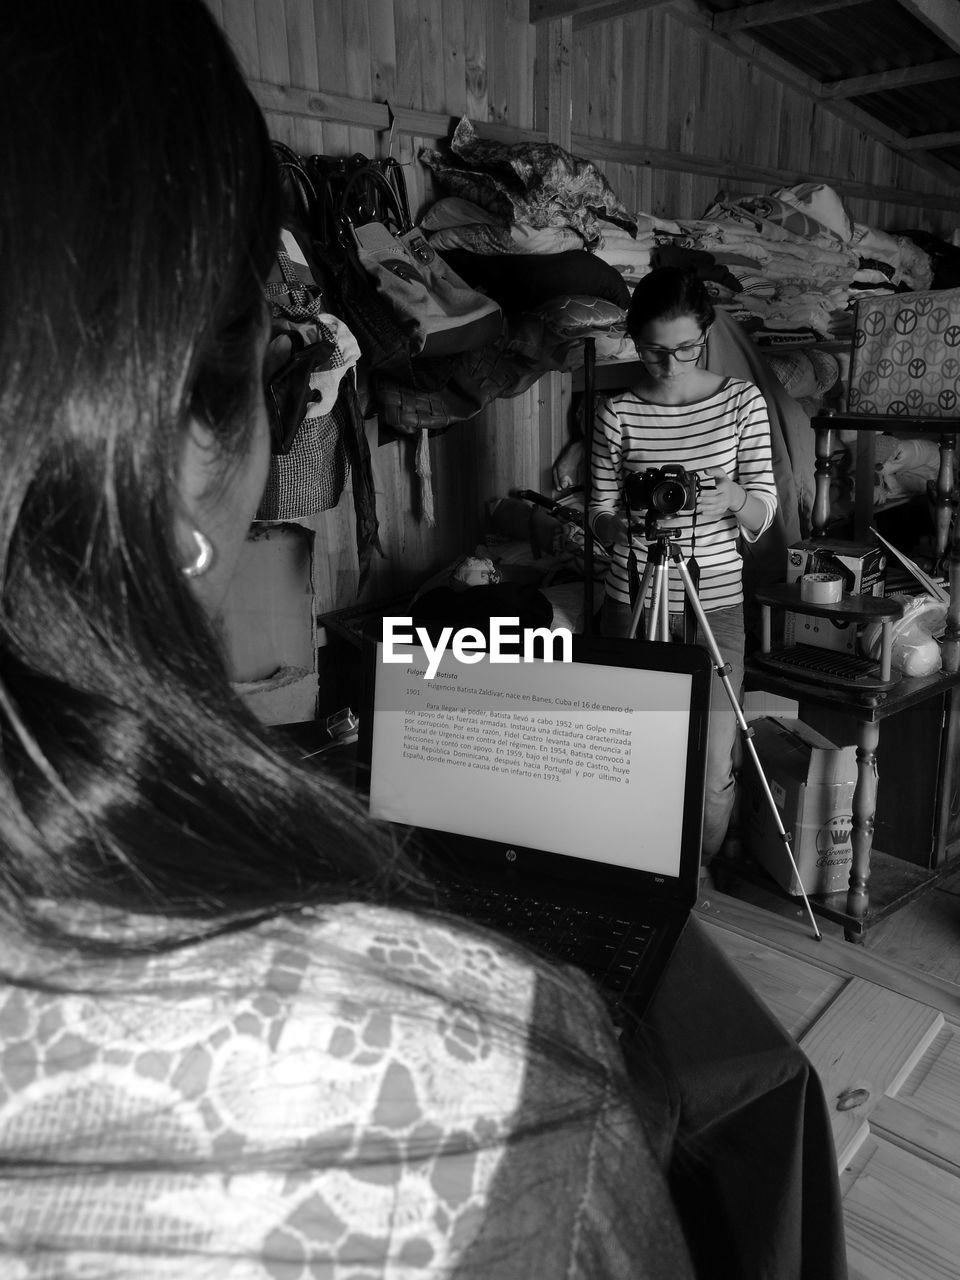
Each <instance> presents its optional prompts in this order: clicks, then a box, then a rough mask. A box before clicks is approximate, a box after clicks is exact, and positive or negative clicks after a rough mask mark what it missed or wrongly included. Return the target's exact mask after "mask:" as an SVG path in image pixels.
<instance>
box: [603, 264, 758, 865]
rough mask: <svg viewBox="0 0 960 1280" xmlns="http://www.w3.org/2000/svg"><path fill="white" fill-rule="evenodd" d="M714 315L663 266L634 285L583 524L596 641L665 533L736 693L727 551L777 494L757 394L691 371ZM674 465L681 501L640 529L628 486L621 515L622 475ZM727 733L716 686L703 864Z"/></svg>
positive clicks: (625, 603) (753, 529) (739, 620)
mask: <svg viewBox="0 0 960 1280" xmlns="http://www.w3.org/2000/svg"><path fill="white" fill-rule="evenodd" d="M714 314H715V313H714V308H713V304H712V303H711V301H710V298H709V295H708V294H707V291H706V288H705V287H704V284H703V282H702V281H701V280H700V279H698V278H697V277H696V276H695V275H693V274H691V273H687V272H683V271H679V270H677V269H676V268H673V267H662V268H659V269H657V270H654V271H652V272H650V274H649V275H647V276H645V277H644V278H643V279H642V280H641V281H640V283H639V284H638V285H637V287H636V288H635V290H634V292H633V297H632V299H631V301H630V307H629V310H628V312H627V332H628V333H629V334H630V337H631V338H632V339H633V341H634V344H635V345H636V348H637V355H638V356H639V358H640V362H641V369H642V372H641V375H640V377H639V379H638V380H637V382H636V383H635V384H634V385H633V386H632V387H631V388H630V389H629V390H627V391H623V392H620V393H618V394H616V395H614V396H611V397H610V398H609V399H606V400H603V401H601V403H600V404H599V406H598V409H597V418H596V426H595V430H594V438H593V456H592V481H593V482H592V491H593V500H592V504H591V508H590V521H591V524H592V527H593V529H594V532H595V533H596V534H597V536H598V537H599V538H600V539H601V540H602V541H603V542H604V543H605V544H606V545H607V546H609V547H610V548H611V550H612V559H611V563H610V568H609V570H608V572H607V577H606V583H605V588H606V596H605V599H604V605H603V614H602V622H601V630H602V632H603V634H604V635H612V636H623V635H630V634H631V633H632V631H633V613H634V608H633V603H632V601H635V599H636V592H637V585H638V583H639V581H641V580H642V577H643V571H644V567H645V565H646V562H647V556H648V553H649V551H650V549H651V547H652V546H653V545H655V542H656V538H657V537H658V536H665V537H667V538H668V539H669V541H670V542H671V543H676V544H677V545H678V547H679V550H680V554H681V556H682V557H683V558H684V559H685V560H687V561H689V562H691V563H690V568H691V573H692V575H693V576H694V577H696V573H695V570H694V563H695V565H696V566H697V568H698V569H699V582H698V590H697V594H698V596H699V600H700V604H701V605H702V607H703V610H704V612H705V613H706V615H707V620H708V622H709V624H710V630H711V631H712V632H713V635H714V638H715V639H716V642H717V646H718V648H719V650H720V652H721V654H722V656H723V658H724V660H725V661H726V662H728V663H729V664H730V668H731V671H730V681H731V683H732V685H733V687H734V688H735V689H739V687H740V684H741V683H742V680H743V646H744V627H743V583H742V562H741V556H740V550H739V542H740V539H741V538H745V539H747V540H748V541H755V540H756V539H757V538H759V537H760V535H761V534H762V533H763V532H764V530H765V529H767V528H768V526H769V525H770V522H771V520H772V519H773V515H774V512H775V511H776V506H777V492H776V487H775V484H774V479H773V470H772V465H771V457H770V428H769V420H768V418H767V409H766V404H765V402H764V399H763V396H762V395H761V393H760V391H759V390H758V389H757V388H756V387H755V386H754V385H753V384H752V383H750V382H744V381H741V380H740V379H737V378H728V377H725V376H724V375H723V374H719V373H714V372H713V371H712V370H709V369H706V368H704V367H703V363H704V351H705V349H706V341H707V334H708V332H709V330H710V326H711V324H712V323H713V319H714ZM677 466H679V467H683V468H684V469H685V470H686V471H687V472H689V473H695V475H696V477H697V482H696V484H695V485H694V486H692V487H693V488H695V489H696V497H695V501H694V502H693V503H691V504H687V503H684V504H683V506H682V507H681V508H680V509H676V508H675V504H674V503H673V502H669V503H668V504H666V505H667V506H668V510H667V511H666V512H664V511H662V510H657V509H656V508H655V511H654V515H655V519H653V520H645V519H644V518H643V512H642V511H641V510H639V509H638V508H637V507H636V501H635V498H634V496H633V495H634V494H635V493H636V490H634V489H632V488H631V489H630V491H629V492H630V501H631V503H632V504H633V507H632V508H628V504H627V500H626V498H625V495H624V480H625V478H626V477H627V475H628V474H629V473H642V472H644V471H646V470H647V469H648V468H662V467H677ZM648 487H649V486H648ZM688 505H689V506H690V507H691V509H687V507H688ZM668 581H669V593H668V596H669V598H668V605H669V633H670V635H671V637H672V638H674V639H682V638H683V634H684V605H685V592H684V586H683V582H682V580H681V577H680V575H679V573H678V572H677V571H676V570H675V569H673V568H671V569H670V571H669V574H668ZM631 583H632V584H633V587H632V590H631ZM645 603H649V600H647V601H646V602H645ZM648 618H649V610H647V611H645V613H644V614H641V615H640V616H638V619H637V625H636V634H637V635H639V636H641V637H643V636H644V635H645V634H647V633H646V631H645V624H646V621H647V620H648ZM701 642H702V637H701ZM736 733H737V720H736V715H735V713H734V710H733V708H732V707H731V705H730V702H729V699H728V697H727V694H726V691H725V689H724V687H723V684H722V683H721V682H720V680H719V679H718V680H717V681H716V682H715V684H714V689H713V694H712V706H711V729H710V750H709V756H708V763H707V786H706V809H705V814H704V831H703V861H704V864H705V865H706V864H707V863H709V861H710V859H711V858H712V857H713V856H714V854H715V853H716V852H717V851H718V850H719V848H720V845H721V844H722V842H723V838H724V836H725V835H726V830H727V826H728V823H729V820H730V813H731V810H732V807H733V797H734V786H733V783H734V778H733V749H734V745H735V741H736Z"/></svg>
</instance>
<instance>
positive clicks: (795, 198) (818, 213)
mask: <svg viewBox="0 0 960 1280" xmlns="http://www.w3.org/2000/svg"><path fill="white" fill-rule="evenodd" d="M774 195H775V196H776V197H777V198H778V199H779V200H781V201H782V202H783V203H785V204H787V205H791V206H792V207H793V208H794V209H798V210H799V211H800V212H801V213H803V214H805V215H806V216H807V217H809V218H812V219H814V221H816V222H817V223H819V224H820V225H821V226H823V227H826V228H827V229H828V230H830V231H832V232H833V234H834V235H835V236H838V237H839V238H840V240H842V242H843V243H844V244H849V243H850V241H851V240H852V239H853V232H854V226H853V219H852V218H851V217H850V215H849V213H847V210H846V207H845V205H844V203H843V201H842V200H841V198H840V196H838V195H837V193H836V191H834V189H833V187H828V186H827V185H826V183H823V182H800V183H798V184H797V185H796V186H794V187H782V188H781V189H780V190H779V191H777V192H775V193H774Z"/></svg>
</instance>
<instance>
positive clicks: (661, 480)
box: [623, 466, 700, 516]
mask: <svg viewBox="0 0 960 1280" xmlns="http://www.w3.org/2000/svg"><path fill="white" fill-rule="evenodd" d="M699 493H700V477H699V476H698V475H697V473H696V472H695V471H687V470H686V469H685V468H684V467H681V466H664V467H646V468H645V469H644V470H643V471H630V472H628V473H627V475H626V476H625V477H624V481H623V496H624V501H625V502H626V505H627V507H628V509H629V510H630V511H647V512H651V513H652V514H654V515H658V516H676V515H679V514H680V513H681V512H682V511H695V510H696V508H697V496H698V494H699Z"/></svg>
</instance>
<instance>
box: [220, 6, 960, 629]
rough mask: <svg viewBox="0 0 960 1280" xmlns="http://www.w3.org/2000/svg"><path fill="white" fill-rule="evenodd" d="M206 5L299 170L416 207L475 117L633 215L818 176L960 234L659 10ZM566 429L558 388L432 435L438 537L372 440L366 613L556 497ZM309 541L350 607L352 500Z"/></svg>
mask: <svg viewBox="0 0 960 1280" xmlns="http://www.w3.org/2000/svg"><path fill="white" fill-rule="evenodd" d="M207 3H208V4H209V6H210V8H211V10H212V11H213V13H214V15H215V16H216V17H217V19H218V20H219V21H220V23H221V25H222V26H223V28H224V30H225V31H226V33H227V35H228V36H229V38H230V40H231V42H232V44H233V46H234V48H235V49H236V51H237V54H238V56H239V58H240V60H241V63H242V65H243V67H244V70H245V72H246V74H247V75H248V77H249V79H250V81H251V84H252V86H253V88H254V91H255V93H256V94H257V96H258V100H259V101H260V103H261V106H262V107H263V108H264V110H265V114H266V118H267V122H268V126H269V128H270V131H271V134H272V136H274V137H275V138H277V139H279V140H281V141H283V142H286V143H288V144H289V145H291V146H292V147H294V148H295V149H297V150H299V151H301V152H304V153H314V152H325V153H327V154H345V153H350V152H354V151H362V152H365V153H366V154H368V155H370V154H377V155H384V154H387V152H388V148H390V149H391V151H392V154H394V155H395V156H397V157H398V158H399V159H400V160H401V161H402V162H403V163H404V164H405V166H406V173H407V179H408V185H409V187H410V191H411V203H412V204H413V206H414V207H415V209H416V208H420V207H422V206H423V205H424V204H426V203H428V202H429V201H430V200H431V199H432V198H433V195H434V193H433V192H432V190H431V187H430V182H429V176H428V174H427V172H426V171H425V169H424V168H423V166H422V165H420V164H419V162H418V160H417V154H418V151H419V148H420V147H421V146H422V145H425V144H426V145H434V144H435V142H436V141H437V140H439V139H442V138H445V137H447V136H448V135H449V131H450V128H451V125H452V123H453V122H454V120H455V119H456V118H457V117H459V116H460V115H462V114H467V115H469V116H470V118H471V119H472V120H473V121H474V122H475V123H477V124H478V125H479V126H481V131H484V129H485V130H486V131H487V132H488V133H493V134H495V135H496V136H501V137H505V138H511V137H516V138H522V137H524V136H531V135H532V134H534V133H536V134H537V136H539V137H549V138H551V139H552V140H555V141H560V142H563V143H564V145H568V146H569V147H570V148H571V149H572V150H574V151H576V152H577V153H578V154H581V155H584V156H588V157H589V158H591V159H594V160H596V161H597V163H599V164H600V165H601V166H602V167H603V169H604V171H605V172H606V174H607V177H608V178H609V180H610V182H611V184H612V185H613V187H614V189H615V190H616V191H617V193H618V194H619V195H620V197H621V198H622V199H623V200H624V201H625V203H626V204H627V205H628V206H629V207H632V208H635V209H638V210H643V211H646V212H653V213H658V214H661V215H665V216H668V217H669V216H674V217H698V216H700V214H701V213H702V212H703V211H704V209H705V208H706V206H707V205H708V204H709V203H710V201H711V200H712V199H713V197H714V195H715V194H716V193H717V191H718V189H720V188H726V189H727V190H731V191H763V190H772V189H774V188H775V187H776V186H779V185H783V184H784V183H786V182H791V181H797V180H804V179H806V178H807V177H809V176H816V177H820V178H824V179H825V180H830V179H833V180H835V183H836V185H837V186H838V189H841V190H843V191H844V194H845V199H847V202H848V206H849V208H850V212H851V213H852V214H853V216H854V217H855V218H856V219H857V220H859V221H864V222H867V223H869V224H870V225H872V226H879V227H894V226H901V227H902V226H911V227H912V226H922V227H925V228H926V229H929V230H932V231H935V232H937V233H939V234H948V233H949V231H950V230H951V229H952V227H953V226H956V225H957V224H958V222H960V214H957V213H956V212H954V211H953V210H951V209H948V208H946V207H943V206H944V205H945V204H946V203H947V201H945V200H944V199H943V197H944V196H946V195H949V194H952V195H954V196H955V195H956V188H955V187H954V188H953V189H952V191H951V188H950V186H949V185H948V184H946V183H944V182H943V181H940V180H938V179H937V178H936V177H933V176H931V175H930V174H928V173H926V172H925V171H923V170H921V169H919V168H918V167H917V166H915V165H911V164H909V163H908V162H906V161H904V160H902V159H900V158H899V157H898V156H896V155H894V154H893V153H892V152H890V151H888V150H887V149H886V148H885V147H883V146H882V145H881V144H879V143H876V142H873V141H871V140H870V139H869V138H865V137H864V136H863V134H862V133H860V132H859V131H858V130H857V129H856V128H854V127H852V126H851V125H850V124H848V123H845V122H843V121H838V120H836V119H835V118H834V117H832V116H830V115H829V114H828V113H827V112H826V111H825V110H824V109H823V108H816V107H814V106H812V105H810V104H809V103H808V102H807V101H806V100H805V99H804V98H803V97H802V96H801V95H800V94H798V93H797V92H795V91H794V90H792V89H790V88H788V87H785V86H784V85H783V84H782V83H780V82H779V81H778V80H776V79H774V78H772V77H771V76H769V75H767V74H766V73H764V72H762V71H760V70H758V69H757V68H756V67H755V66H751V65H749V64H748V63H746V62H744V61H743V60H742V59H740V58H738V57H736V56H735V55H733V54H732V53H730V52H728V51H726V50H724V49H722V48H718V47H716V45H715V44H714V43H712V42H711V41H710V39H709V38H708V37H707V35H706V34H705V33H704V32H703V31H700V30H697V28H696V24H695V23H694V24H693V25H691V22H690V21H689V20H686V19H689V13H690V11H689V10H684V9H682V8H681V9H680V10H678V11H677V13H674V12H668V11H666V10H665V9H649V8H647V9H644V10H643V11H641V12H638V13H636V14H633V15H631V16H630V17H629V18H618V19H615V20H609V21H606V22H603V23H597V24H595V25H592V26H586V27H584V28H583V29H582V30H575V29H574V27H573V24H572V23H571V21H570V20H569V19H565V20H563V21H553V22H550V23H544V24H540V25H538V26H534V25H531V24H530V23H529V21H528V3H527V0H207ZM685 14H686V19H685V17H684V15H685ZM384 103H389V105H390V108H391V111H392V114H393V118H394V122H395V123H394V129H393V132H392V133H390V132H388V131H387V129H386V127H385V126H386V117H387V113H386V111H385V109H384V108H383V106H382V105H381V106H379V107H374V106H372V105H371V104H384ZM843 184H846V185H845V186H844V185H843ZM958 185H960V184H958ZM865 188H873V189H874V191H873V192H872V193H871V192H869V191H864V190H863V189H865ZM894 188H899V189H901V190H903V191H904V192H907V193H910V192H916V191H925V192H930V193H931V197H932V202H931V201H926V202H920V203H918V202H917V200H916V198H914V199H913V200H911V201H909V202H908V203H906V204H901V203H898V202H897V201H896V200H893V199H890V198H887V197H889V195H890V189H894ZM847 191H851V192H858V191H860V192H861V194H854V195H848V194H847ZM937 197H940V201H939V203H937ZM956 208H957V206H956V205H954V209H956ZM568 419H569V379H568V378H565V377H561V376H560V375H550V376H548V377H546V378H544V379H542V380H541V381H540V383H538V384H537V385H536V386H535V387H534V388H532V389H531V390H530V391H528V392H526V393H525V394H524V395H522V396H519V397H517V398H516V399H513V400H509V401H503V402H500V403H498V404H496V405H493V406H491V407H489V408H488V409H487V410H486V411H485V412H484V413H483V414H481V415H479V416H478V417H477V418H475V419H473V420H471V421H470V422H467V423H462V424H457V425H455V426H454V427H452V428H450V429H449V430H448V431H447V432H446V433H445V434H443V435H441V436H437V437H435V438H434V439H433V440H432V441H431V444H430V454H431V460H432V468H433V489H434V494H435V499H436V524H435V525H434V526H432V527H431V526H429V525H428V524H427V523H426V522H425V521H424V519H423V518H422V514H421V511H420V501H419V497H420V490H419V486H418V482H417V479H416V477H415V475H414V471H413V443H412V442H411V441H392V442H390V443H388V444H384V445H380V444H378V442H377V432H376V425H375V423H371V424H370V433H369V434H370V439H371V446H372V450H373V454H374V470H375V478H376V485H377V500H378V509H379V515H380V521H381V537H382V541H383V546H384V551H385V558H384V559H382V560H377V561H376V562H375V564H374V568H373V572H372V574H371V579H370V582H369V585H368V587H367V589H366V591H365V597H372V596H379V595H385V594H389V593H392V592H394V591H398V590H406V589H407V587H409V586H411V585H414V584H416V583H417V582H419V581H420V580H422V579H423V577H424V576H425V575H426V574H427V573H429V572H432V571H434V570H435V569H437V568H439V567H441V566H442V565H444V564H446V563H448V562H449V561H450V560H452V559H453V558H455V557H456V556H457V555H460V554H463V553H465V552H468V551H470V550H472V548H473V545H474V543H475V542H476V540H477V538H478V536H479V534H480V532H481V529H482V515H483V509H484V504H485V502H486V500H487V499H489V498H492V497H496V496H504V495H506V494H507V493H508V492H509V490H510V489H511V488H533V489H538V490H541V491H543V492H548V491H549V483H550V481H549V468H550V464H551V462H552V460H553V458H554V457H555V456H556V454H557V452H558V451H559V449H560V447H561V446H562V444H563V443H564V441H565V439H566V438H567V433H568ZM314 524H315V527H316V529H317V533H318V538H317V564H316V583H317V589H318V596H319V606H320V608H321V610H326V609H332V608H340V607H343V606H346V605H349V604H352V603H353V602H354V600H355V598H356V588H357V568H356V554H355V550H354V539H353V512H352V504H351V501H350V497H349V493H348V494H346V495H344V498H343V499H342V500H341V503H340V505H339V506H338V508H337V509H336V511H334V512H329V513H325V514H323V515H321V516H318V517H317V518H316V520H315V521H314Z"/></svg>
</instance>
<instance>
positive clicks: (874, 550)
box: [783, 538, 887, 654]
mask: <svg viewBox="0 0 960 1280" xmlns="http://www.w3.org/2000/svg"><path fill="white" fill-rule="evenodd" d="M807 573H837V574H839V575H840V577H841V578H842V579H843V589H844V592H845V593H846V594H847V595H867V596H882V595H883V594H884V591H885V590H886V577H887V553H886V551H885V550H884V548H883V547H877V546H874V545H873V543H867V542H847V541H846V540H844V539H839V538H807V539H805V540H804V541H803V542H794V543H793V544H792V545H791V546H790V547H788V548H787V575H786V580H787V582H799V580H800V579H801V578H802V577H803V576H804V574H807ZM783 640H784V643H785V644H788V645H790V644H810V645H814V646H815V647H816V648H818V649H832V650H833V651H834V652H836V653H854V654H855V653H856V652H857V627H856V626H855V625H854V624H853V623H851V622H847V621H843V622H834V621H833V620H832V619H831V618H822V617H814V616H813V615H812V614H808V613H795V612H793V611H792V610H790V609H787V610H785V611H784V617H783Z"/></svg>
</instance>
